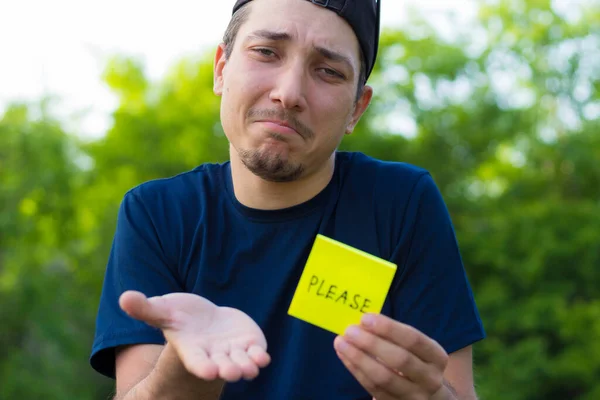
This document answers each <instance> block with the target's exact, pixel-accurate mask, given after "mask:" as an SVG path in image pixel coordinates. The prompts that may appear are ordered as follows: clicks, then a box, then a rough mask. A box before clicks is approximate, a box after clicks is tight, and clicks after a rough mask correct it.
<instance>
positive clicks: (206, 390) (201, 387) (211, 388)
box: [115, 344, 223, 400]
mask: <svg viewBox="0 0 600 400" xmlns="http://www.w3.org/2000/svg"><path fill="white" fill-rule="evenodd" d="M222 388H223V381H221V380H216V381H210V382H209V381H204V380H201V379H199V378H197V377H195V376H193V375H191V374H190V373H189V372H187V370H186V369H185V367H184V366H183V364H182V363H181V361H180V360H179V357H178V356H177V354H176V352H175V351H174V350H173V348H172V347H171V346H170V345H169V344H167V345H166V346H165V348H164V350H163V351H162V353H161V355H160V357H159V359H158V361H157V362H156V366H155V367H154V369H153V370H152V372H150V374H149V375H148V376H147V377H146V378H144V379H143V380H141V381H140V382H139V383H138V384H137V385H135V386H134V387H133V388H131V390H129V391H128V392H127V393H123V394H117V397H116V398H115V400H149V399H165V400H187V399H193V400H217V399H218V398H219V394H220V393H221V390H222Z"/></svg>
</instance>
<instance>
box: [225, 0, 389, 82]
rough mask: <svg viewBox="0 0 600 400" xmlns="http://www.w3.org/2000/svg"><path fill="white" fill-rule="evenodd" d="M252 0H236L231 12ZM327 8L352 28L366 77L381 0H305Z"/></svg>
mask: <svg viewBox="0 0 600 400" xmlns="http://www.w3.org/2000/svg"><path fill="white" fill-rule="evenodd" d="M250 1H252V0H237V1H236V3H235V5H234V6H233V14H235V12H236V11H237V10H239V9H240V8H241V7H242V6H243V5H245V4H246V3H249V2H250ZM307 1H310V2H311V3H313V4H316V5H318V6H320V7H324V8H327V9H328V10H331V11H333V12H335V13H336V14H338V15H339V16H340V17H342V18H344V19H345V20H346V21H347V22H348V23H349V24H350V26H351V27H352V29H353V30H354V33H355V34H356V37H357V38H358V42H359V44H360V47H361V49H362V52H363V55H364V62H365V67H366V77H367V78H369V76H370V75H371V72H372V71H373V66H374V65H375V60H376V59H377V49H378V45H379V30H380V27H379V24H380V16H381V0H307Z"/></svg>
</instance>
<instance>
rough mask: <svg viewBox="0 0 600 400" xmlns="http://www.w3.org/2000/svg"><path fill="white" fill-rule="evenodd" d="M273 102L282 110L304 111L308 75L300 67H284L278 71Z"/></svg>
mask: <svg viewBox="0 0 600 400" xmlns="http://www.w3.org/2000/svg"><path fill="white" fill-rule="evenodd" d="M277 75H278V76H277V77H276V81H275V86H274V88H273V90H272V91H271V94H270V98H271V101H273V102H275V103H279V105H280V106H281V107H282V108H285V109H288V110H294V111H302V110H304V109H305V108H306V97H305V90H306V75H305V73H304V70H303V68H302V67H301V66H300V65H291V64H287V65H283V66H282V67H281V69H280V70H279V71H278V73H277Z"/></svg>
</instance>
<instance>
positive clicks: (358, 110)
mask: <svg viewBox="0 0 600 400" xmlns="http://www.w3.org/2000/svg"><path fill="white" fill-rule="evenodd" d="M372 98H373V88H372V87H371V86H367V85H365V87H364V89H363V91H362V94H361V95H360V98H359V99H358V101H357V102H356V104H355V105H354V112H353V113H352V118H351V119H350V122H349V123H348V126H347V127H346V134H347V135H349V134H351V133H352V132H353V131H354V127H355V126H356V124H358V121H359V120H360V117H362V115H363V114H364V112H365V111H366V110H367V108H368V107H369V104H370V103H371V99H372Z"/></svg>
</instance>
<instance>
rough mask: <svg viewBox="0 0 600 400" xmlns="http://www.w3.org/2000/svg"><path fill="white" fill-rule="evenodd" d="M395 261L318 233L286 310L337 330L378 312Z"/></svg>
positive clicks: (332, 330) (384, 296) (387, 288)
mask: <svg viewBox="0 0 600 400" xmlns="http://www.w3.org/2000/svg"><path fill="white" fill-rule="evenodd" d="M395 273H396V265H395V264H393V263H391V262H389V261H386V260H383V259H381V258H378V257H375V256H373V255H371V254H368V253H365V252H363V251H361V250H358V249H355V248H353V247H351V246H348V245H346V244H344V243H341V242H338V241H336V240H333V239H330V238H328V237H325V236H323V235H317V238H316V239H315V243H314V244H313V248H312V250H311V252H310V255H309V257H308V260H307V262H306V266H305V267H304V272H303V273H302V276H301V277H300V282H299V283H298V286H297V288H296V292H295V294H294V298H293V299H292V303H291V304H290V307H289V309H288V314H289V315H291V316H293V317H296V318H299V319H301V320H304V321H306V322H309V323H311V324H313V325H316V326H319V327H321V328H323V329H326V330H328V331H331V332H333V333H336V334H343V333H344V331H345V330H346V328H347V327H348V326H350V325H353V324H358V323H360V319H361V318H362V316H363V314H364V313H367V312H368V313H379V312H381V308H382V307H383V303H384V301H385V298H386V296H387V294H388V291H389V289H390V286H391V284H392V279H393V277H394V274H395Z"/></svg>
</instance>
